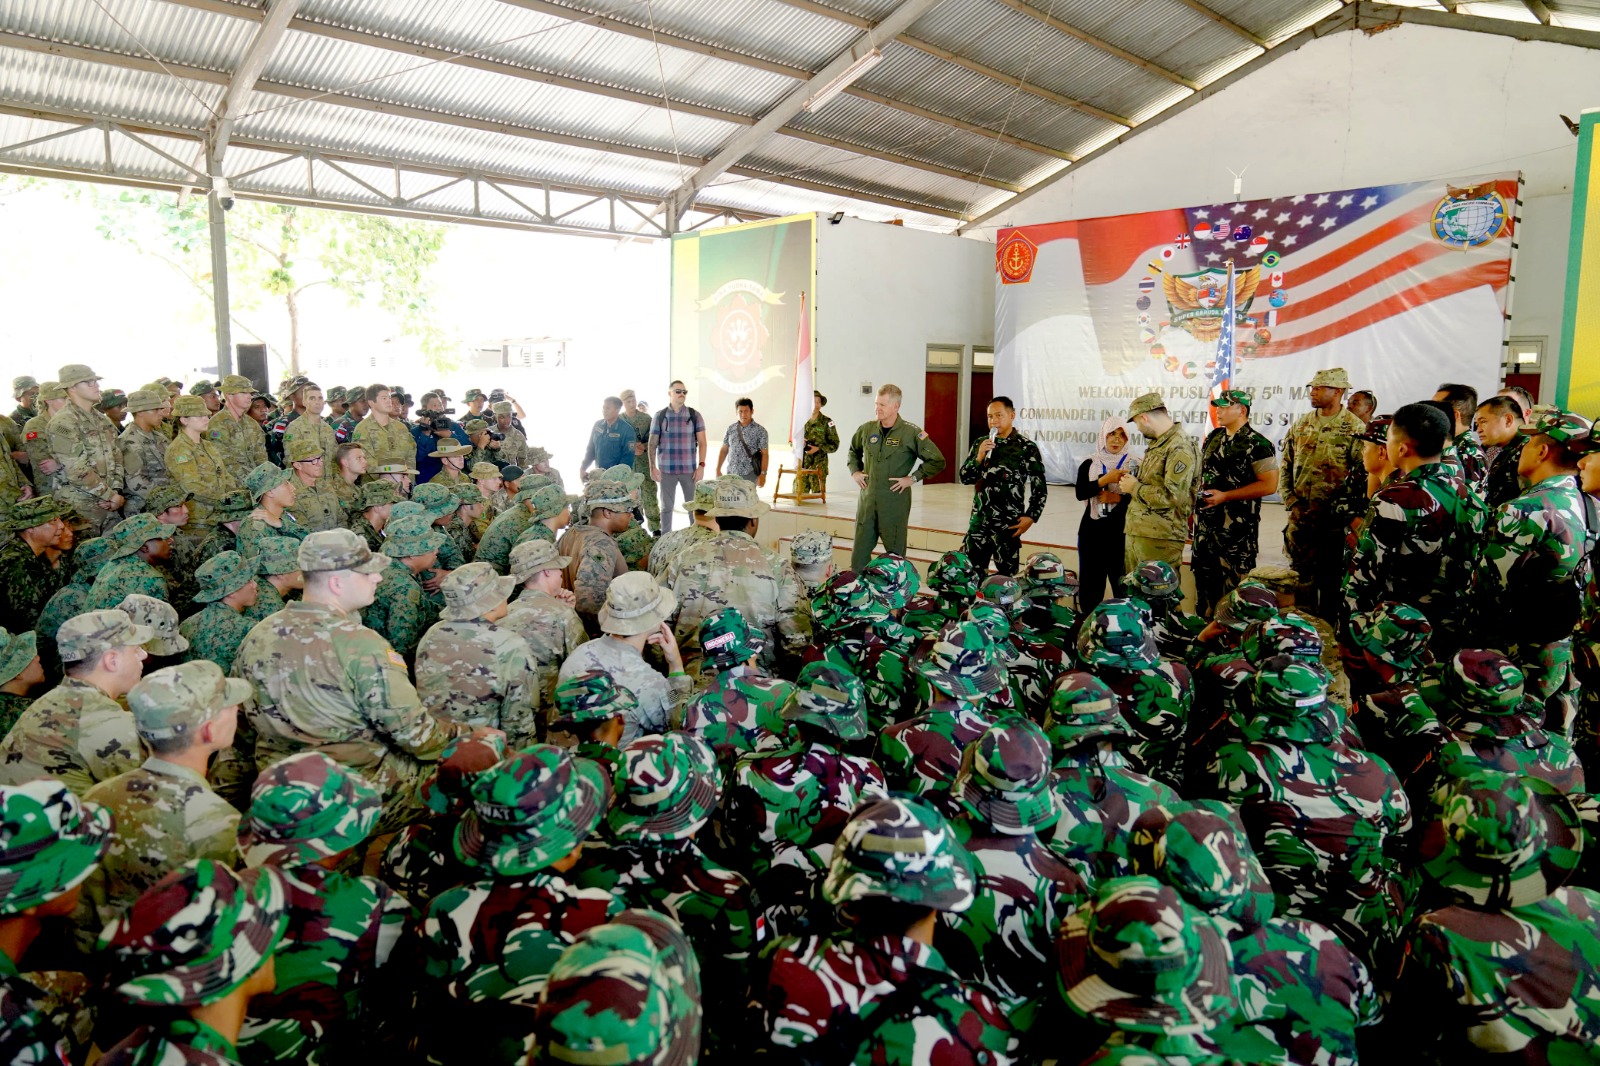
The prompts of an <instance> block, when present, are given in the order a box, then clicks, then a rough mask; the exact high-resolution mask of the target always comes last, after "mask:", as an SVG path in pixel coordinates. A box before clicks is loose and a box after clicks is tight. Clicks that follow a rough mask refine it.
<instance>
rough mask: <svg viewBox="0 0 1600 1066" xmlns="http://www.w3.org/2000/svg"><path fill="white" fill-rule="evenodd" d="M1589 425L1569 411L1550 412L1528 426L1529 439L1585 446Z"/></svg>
mask: <svg viewBox="0 0 1600 1066" xmlns="http://www.w3.org/2000/svg"><path fill="white" fill-rule="evenodd" d="M1590 427H1591V423H1590V421H1589V420H1588V419H1587V418H1584V417H1583V416H1582V415H1575V414H1573V413H1572V412H1570V411H1550V412H1548V413H1546V414H1542V415H1540V416H1539V417H1538V418H1537V419H1535V420H1534V421H1533V422H1532V423H1531V424H1529V426H1528V435H1529V436H1530V437H1549V438H1550V439H1551V440H1553V441H1555V442H1556V443H1557V444H1561V445H1570V444H1574V443H1580V442H1581V443H1584V444H1587V442H1588V440H1589V431H1590Z"/></svg>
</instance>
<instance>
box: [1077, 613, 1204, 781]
mask: <svg viewBox="0 0 1600 1066" xmlns="http://www.w3.org/2000/svg"><path fill="white" fill-rule="evenodd" d="M1078 661H1079V662H1080V663H1081V664H1082V665H1083V667H1084V668H1085V669H1087V670H1090V671H1093V672H1094V673H1095V675H1096V676H1098V677H1100V678H1101V679H1103V680H1104V681H1105V683H1106V684H1108V685H1110V686H1111V688H1112V690H1113V691H1114V692H1116V694H1117V696H1118V697H1119V698H1120V700H1121V708H1122V715H1123V717H1124V718H1125V719H1127V722H1128V724H1129V725H1130V726H1132V727H1133V730H1134V732H1135V733H1137V734H1138V736H1139V742H1138V743H1137V744H1135V745H1134V746H1133V747H1132V749H1130V750H1131V753H1132V754H1133V755H1134V756H1135V757H1137V758H1138V760H1139V763H1140V764H1141V765H1142V767H1143V768H1144V770H1145V771H1146V772H1147V773H1149V774H1150V775H1151V776H1152V777H1157V778H1160V779H1161V780H1162V781H1165V782H1167V783H1169V784H1171V785H1173V786H1175V787H1176V786H1177V785H1179V784H1181V783H1182V780H1183V762H1184V748H1183V738H1184V734H1185V730H1186V729H1187V726H1188V721H1189V714H1190V707H1191V705H1192V702H1193V699H1194V690H1193V682H1192V678H1191V675H1190V673H1189V669H1188V667H1186V666H1184V665H1183V664H1182V663H1172V662H1167V661H1166V660H1164V659H1162V658H1161V657H1160V656H1159V655H1158V654H1157V652H1156V645H1155V640H1154V639H1153V638H1152V637H1151V635H1150V632H1149V629H1148V627H1147V626H1146V623H1145V620H1144V616H1143V614H1142V612H1140V610H1139V608H1138V607H1137V606H1136V605H1135V603H1134V601H1132V600H1124V599H1115V600H1102V601H1101V602H1100V603H1098V604H1096V605H1095V609H1094V610H1093V611H1091V612H1090V613H1089V617H1088V618H1087V619H1086V620H1085V621H1084V624H1083V628H1082V629H1081V630H1079V632H1078Z"/></svg>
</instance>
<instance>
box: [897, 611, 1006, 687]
mask: <svg viewBox="0 0 1600 1066" xmlns="http://www.w3.org/2000/svg"><path fill="white" fill-rule="evenodd" d="M916 671H917V674H918V675H919V676H920V677H921V678H922V679H923V680H924V681H926V682H927V683H928V684H929V685H931V686H932V687H933V688H935V689H937V690H938V691H940V692H943V693H945V694H946V695H949V696H954V697H955V698H956V699H959V700H976V699H979V698H981V697H983V696H986V695H988V694H989V693H991V692H998V691H999V690H1000V688H1001V686H1003V685H1004V684H1005V678H1004V677H1003V676H1001V671H1000V666H999V653H998V652H997V651H996V649H995V646H994V643H993V642H992V641H990V640H989V635H988V634H987V633H985V632H984V631H983V627H982V626H980V625H978V624H977V623H976V622H951V623H950V624H949V625H947V626H945V627H944V628H943V629H941V630H940V631H939V635H938V636H937V637H936V638H935V639H934V642H933V647H932V648H931V649H929V651H928V657H927V659H925V660H923V661H922V662H919V663H918V664H917V666H916Z"/></svg>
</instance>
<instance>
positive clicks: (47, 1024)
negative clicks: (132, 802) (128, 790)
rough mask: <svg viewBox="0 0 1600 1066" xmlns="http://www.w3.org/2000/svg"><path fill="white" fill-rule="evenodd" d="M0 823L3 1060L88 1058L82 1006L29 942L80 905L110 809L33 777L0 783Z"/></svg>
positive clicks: (104, 840)
mask: <svg viewBox="0 0 1600 1066" xmlns="http://www.w3.org/2000/svg"><path fill="white" fill-rule="evenodd" d="M0 825H4V826H6V827H7V832H6V833H5V835H4V836H0V931H3V932H4V934H5V947H3V948H0V1062H8V1063H17V1064H29V1066H31V1064H36V1063H39V1064H42V1063H57V1062H59V1063H70V1062H77V1061H84V1056H85V1053H86V1048H85V1047H83V1046H81V1045H82V1044H84V1043H86V1041H84V1040H83V1039H82V1038H83V1037H85V1036H86V1035H87V1034H86V1033H82V1032H76V1031H75V1029H76V1028H77V1022H78V1018H77V1017H75V1015H77V1014H79V1013H81V1012H80V1011H75V1010H73V1009H71V1008H69V1007H66V1005H64V1004H62V1003H61V1002H60V997H59V996H57V995H54V994H52V992H51V991H49V990H47V988H45V987H41V985H44V984H51V983H53V982H50V981H48V980H46V979H48V978H53V977H57V976H59V974H57V973H50V972H46V973H43V974H40V975H38V976H35V974H34V973H33V972H31V971H30V969H29V966H28V963H29V962H30V959H29V956H28V949H29V948H30V947H31V946H32V945H33V944H34V943H36V942H38V940H37V938H38V937H39V935H40V933H41V932H43V931H44V929H45V927H46V925H47V924H54V923H57V922H60V921H61V920H62V919H63V918H64V917H65V916H66V915H68V914H71V913H72V910H73V908H74V907H76V906H77V903H78V897H79V894H80V887H79V886H80V885H81V884H82V883H83V880H84V879H85V878H86V877H88V876H89V874H90V872H91V871H92V870H93V869H94V867H95V864H96V863H97V862H99V860H100V856H101V855H102V854H104V852H105V850H106V848H107V846H108V845H109V843H110V837H111V815H110V814H109V813H108V812H106V811H104V810H102V809H100V808H99V807H96V806H95V805H93V804H86V803H83V802H82V801H80V800H79V799H78V797H76V796H74V795H73V794H72V792H71V791H69V790H68V789H67V788H66V787H65V786H63V785H62V784H61V783H60V782H56V781H49V780H43V781H28V782H24V783H22V784H18V785H9V786H6V785H0ZM40 961H41V962H43V961H44V960H40ZM45 965H50V963H48V962H45ZM80 981H81V983H82V984H83V985H85V986H86V985H87V984H88V982H87V981H83V980H82V979H81V978H80ZM80 1001H81V996H80Z"/></svg>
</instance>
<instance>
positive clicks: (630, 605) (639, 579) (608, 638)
mask: <svg viewBox="0 0 1600 1066" xmlns="http://www.w3.org/2000/svg"><path fill="white" fill-rule="evenodd" d="M676 608H677V600H676V598H675V597H674V596H673V595H672V590H671V589H664V588H662V587H661V586H660V585H657V584H656V583H655V581H654V580H652V579H651V577H650V575H649V574H640V573H627V574H623V575H622V576H621V577H619V578H617V579H615V580H614V581H612V582H611V588H610V589H608V590H607V592H606V602H605V605H604V606H603V607H601V608H600V615H599V622H600V631H601V636H599V637H597V638H595V639H594V640H591V641H587V642H585V643H584V644H582V645H580V646H579V647H578V648H577V650H576V651H574V652H573V653H572V654H571V655H569V656H567V660H566V661H565V662H564V663H562V664H561V672H560V674H559V675H558V676H559V679H560V680H561V681H565V680H567V679H568V678H571V677H574V676H576V675H578V674H583V673H588V672H589V671H592V670H599V671H601V672H603V673H606V674H608V675H610V676H611V678H612V679H613V680H615V681H616V682H617V683H618V684H619V685H622V686H623V687H625V688H627V689H628V691H630V692H632V693H633V694H634V696H635V697H636V698H637V700H638V706H637V707H635V708H634V709H633V711H631V712H630V713H629V715H628V718H627V720H626V724H625V726H624V729H623V735H622V743H624V744H627V743H630V742H631V741H633V740H634V739H635V738H637V737H640V736H644V735H646V734H649V733H664V732H666V731H667V728H668V725H669V723H670V721H671V716H672V715H673V714H674V713H676V710H677V708H678V707H679V706H680V705H682V703H683V702H684V701H685V700H686V699H688V697H689V689H690V687H691V684H692V683H691V681H690V679H689V675H688V674H687V673H685V672H684V669H683V654H682V653H681V652H680V651H679V650H678V642H677V640H676V639H675V638H674V637H673V635H672V628H671V627H670V626H668V625H667V619H669V618H671V617H672V614H673V612H674V611H675V610H676ZM650 644H658V645H659V646H660V648H661V653H662V656H663V657H664V658H665V659H666V663H667V676H666V677H662V676H661V674H660V673H659V672H658V671H657V670H656V669H655V668H653V667H652V666H650V665H649V664H648V663H646V662H645V661H644V649H645V647H646V646H647V645H650Z"/></svg>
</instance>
